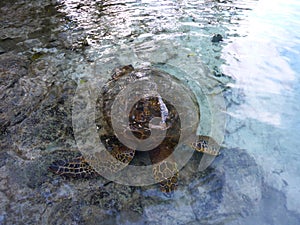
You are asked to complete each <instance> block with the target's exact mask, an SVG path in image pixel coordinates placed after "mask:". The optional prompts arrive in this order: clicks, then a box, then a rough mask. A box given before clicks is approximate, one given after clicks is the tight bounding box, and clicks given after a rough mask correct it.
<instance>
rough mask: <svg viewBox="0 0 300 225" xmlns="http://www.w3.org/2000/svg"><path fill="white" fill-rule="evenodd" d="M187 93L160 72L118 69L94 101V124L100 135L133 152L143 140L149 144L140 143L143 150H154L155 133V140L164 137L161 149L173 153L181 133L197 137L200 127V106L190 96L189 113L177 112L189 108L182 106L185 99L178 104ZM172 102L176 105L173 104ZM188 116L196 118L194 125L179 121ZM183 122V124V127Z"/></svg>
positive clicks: (185, 111)
mask: <svg viewBox="0 0 300 225" xmlns="http://www.w3.org/2000/svg"><path fill="white" fill-rule="evenodd" d="M178 86H180V88H178ZM174 93H175V94H174ZM187 93H191V92H190V90H188V89H187V88H186V87H185V86H184V85H183V84H182V82H181V81H180V80H178V79H177V78H175V77H174V76H171V75H170V74H168V73H166V72H163V71H161V70H158V69H154V68H139V69H134V68H133V67H132V66H131V65H127V66H123V67H120V68H117V69H115V70H114V72H113V73H112V76H111V79H110V80H109V81H108V82H107V83H106V84H105V85H104V86H103V88H102V90H101V93H100V97H99V98H98V99H97V103H96V112H97V114H96V124H97V126H98V127H99V128H101V132H100V133H101V135H103V134H105V135H111V136H114V135H116V136H117V137H118V139H119V140H121V142H122V143H123V144H125V145H127V146H129V147H131V148H134V149H135V150H141V149H139V148H140V147H141V146H139V145H135V142H137V140H146V139H149V141H148V143H146V142H143V145H142V147H143V148H145V149H147V150H151V149H154V147H153V146H152V148H151V144H152V143H153V141H154V139H153V140H152V141H151V138H150V137H151V136H152V134H154V133H155V132H158V134H159V135H158V136H165V138H164V139H163V140H161V141H160V143H161V144H162V145H164V146H167V147H168V148H170V149H174V148H175V147H176V145H177V143H178V142H179V139H180V136H181V135H182V133H184V132H182V131H183V130H189V132H194V133H196V129H197V126H198V123H199V117H200V113H199V106H198V104H197V101H196V99H195V97H194V96H193V95H189V97H190V98H191V99H192V103H193V104H194V107H192V108H193V111H192V112H190V113H189V112H188V110H181V112H180V111H178V110H177V108H178V105H180V107H182V106H184V107H185V108H186V109H189V108H190V106H188V105H186V106H185V105H184V104H185V100H184V99H182V102H181V101H180V98H181V97H182V96H183V95H185V96H186V95H187ZM174 99H176V101H177V105H176V104H175V105H174V104H173V100H174ZM190 102H191V101H190ZM186 113H188V115H186ZM190 114H194V115H195V116H194V118H196V119H195V120H194V121H191V120H189V119H188V118H187V119H185V121H182V120H181V118H183V117H184V118H186V117H188V116H190ZM182 122H185V126H184V127H182V126H181V124H182ZM124 142H126V143H124ZM151 142H152V143H151ZM148 144H149V145H148ZM156 147H157V146H156Z"/></svg>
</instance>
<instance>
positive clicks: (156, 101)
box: [49, 65, 219, 193]
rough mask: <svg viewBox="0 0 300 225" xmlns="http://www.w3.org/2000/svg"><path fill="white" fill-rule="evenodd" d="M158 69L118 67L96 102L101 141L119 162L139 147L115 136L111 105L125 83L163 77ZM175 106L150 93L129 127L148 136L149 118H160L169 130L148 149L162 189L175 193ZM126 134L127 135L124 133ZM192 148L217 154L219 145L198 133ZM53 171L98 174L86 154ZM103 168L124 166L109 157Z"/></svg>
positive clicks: (136, 108) (140, 135)
mask: <svg viewBox="0 0 300 225" xmlns="http://www.w3.org/2000/svg"><path fill="white" fill-rule="evenodd" d="M164 74H165V73H163V72H162V73H160V72H159V71H157V70H155V69H149V68H146V69H140V70H139V69H134V68H133V67H132V66H131V65H127V66H123V67H120V68H116V69H115V71H114V72H113V74H112V76H111V79H110V80H109V81H108V82H107V83H106V84H105V85H104V87H103V88H102V92H101V95H100V97H99V98H98V100H97V103H96V112H99V113H100V114H98V115H96V124H97V126H99V127H101V132H100V133H99V136H100V140H101V142H102V143H103V145H104V146H105V148H106V149H107V151H108V152H110V154H111V155H112V156H113V157H114V158H115V159H117V160H118V161H119V162H122V163H125V164H129V163H130V162H131V161H132V159H133V158H134V156H135V151H136V150H137V149H130V148H128V147H126V146H125V145H123V144H122V143H121V142H120V141H119V140H118V138H117V137H116V135H115V133H114V130H113V128H112V121H111V110H112V104H113V102H114V100H115V98H116V96H117V95H118V94H119V93H120V91H121V90H122V89H123V88H124V87H126V85H128V84H130V83H132V82H133V81H135V80H138V79H141V78H144V77H147V76H164ZM180 116H184V115H179V114H178V112H177V111H176V109H175V107H174V106H173V105H172V104H171V103H170V102H168V101H167V100H165V99H163V98H161V97H159V96H155V97H153V96H149V97H144V98H141V99H139V100H138V102H136V103H135V104H134V106H133V107H132V109H131V111H130V113H129V127H128V129H127V130H126V132H131V133H132V134H133V135H134V136H135V137H136V138H139V139H147V138H148V137H149V136H150V135H151V129H150V121H151V120H152V119H153V118H155V117H160V118H161V121H160V124H159V125H158V126H160V127H161V128H162V129H165V130H166V138H165V139H164V140H163V141H162V143H161V144H160V145H159V146H158V147H156V148H155V149H153V150H151V151H149V155H150V160H151V162H152V164H153V176H154V178H155V180H156V181H157V182H159V183H160V189H161V191H162V192H165V193H170V192H173V191H174V190H175V189H176V187H177V184H178V179H179V170H178V167H177V164H176V162H175V161H173V160H172V157H170V158H171V159H170V160H169V161H164V159H166V158H167V157H168V156H170V155H171V153H172V152H173V150H174V149H175V147H176V146H177V144H178V141H179V138H180V134H181V121H180ZM124 135H126V134H124ZM191 147H192V148H193V149H195V150H196V151H198V152H202V153H205V154H210V155H218V150H219V146H218V144H217V143H216V142H215V141H214V140H213V139H212V138H210V137H207V136H199V139H198V140H197V141H195V142H194V143H191ZM49 169H50V171H52V172H53V173H55V174H59V175H62V176H64V177H70V178H75V179H77V178H90V177H96V176H99V174H98V173H97V172H96V171H95V170H94V169H93V167H92V166H91V165H90V164H89V162H87V161H86V160H85V159H84V158H83V157H78V158H76V159H74V160H71V161H69V162H65V161H59V162H54V163H53V164H52V165H51V166H50V167H49ZM103 169H104V170H106V169H107V170H109V171H112V172H115V171H118V170H119V169H122V168H120V167H119V165H118V163H115V164H113V163H112V162H110V161H109V160H107V161H106V162H105V163H104V165H103Z"/></svg>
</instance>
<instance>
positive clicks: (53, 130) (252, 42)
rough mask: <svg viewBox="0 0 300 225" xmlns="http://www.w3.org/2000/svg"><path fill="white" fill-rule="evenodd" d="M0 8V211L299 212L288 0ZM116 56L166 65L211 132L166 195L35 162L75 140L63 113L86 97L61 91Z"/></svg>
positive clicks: (66, 219)
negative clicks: (213, 144)
mask: <svg viewBox="0 0 300 225" xmlns="http://www.w3.org/2000/svg"><path fill="white" fill-rule="evenodd" d="M0 9H1V12H2V16H0V20H1V21H3V23H1V32H2V33H1V34H0V60H1V63H0V66H1V70H0V74H1V91H3V93H1V99H2V98H3V99H4V100H5V101H3V102H4V103H3V102H1V107H3V109H2V108H1V112H0V113H1V122H2V121H3V122H4V123H3V125H2V124H1V133H0V135H1V142H0V143H1V148H0V154H1V155H0V157H1V168H0V169H1V177H0V178H1V182H0V184H1V185H0V186H1V190H0V197H1V204H0V209H1V210H0V211H1V212H0V224H96V223H99V221H101V222H102V221H103V223H105V224H116V223H117V224H174V223H175V222H176V223H177V224H263V225H271V224H276V225H277V224H292V225H294V224H295V225H296V224H299V223H300V220H299V218H300V174H299V171H300V163H299V162H300V153H299V146H300V138H299V134H300V117H299V112H300V105H299V102H300V64H299V62H300V22H299V21H300V16H299V13H298V12H299V11H300V3H299V1H298V0H286V1H280V0H273V1H271V0H243V1H235V0H230V1H223V0H218V1H216V0H200V1H199V0H167V1H157V0H138V1H133V0H124V1H123V0H122V1H121V0H119V1H118V0H107V1H102V0H95V1H94V0H86V1H81V0H57V1H50V0H49V1H31V2H30V3H28V1H26V0H17V1H14V4H12V3H11V2H10V1H1V3H0ZM214 37H215V38H216V37H219V38H220V37H222V40H219V41H218V40H217V41H216V40H215V39H214ZM213 40H214V41H213ZM126 64H132V65H133V66H134V67H135V68H138V67H144V66H153V67H156V68H159V69H161V70H164V71H166V72H168V73H170V74H171V75H173V76H175V77H177V78H179V79H180V80H181V82H182V83H183V84H184V85H186V86H187V87H189V88H190V89H191V90H192V91H193V92H194V94H196V98H197V101H198V104H199V105H200V112H201V117H200V125H199V127H198V131H197V132H198V134H204V135H209V136H212V137H213V138H214V139H215V140H216V141H217V142H218V143H220V144H221V145H222V149H221V155H220V156H218V157H217V158H205V157H202V156H200V155H197V156H195V157H194V158H192V159H191V160H190V161H189V162H188V163H187V164H186V166H185V167H184V168H183V169H182V170H181V171H180V185H179V187H178V190H177V191H176V192H175V194H174V196H173V198H168V199H167V198H165V196H162V194H161V193H160V192H159V188H158V187H157V186H156V185H153V186H151V185H150V186H143V187H133V186H127V185H119V184H117V183H114V182H108V181H107V180H106V179H104V178H103V177H101V176H100V177H98V178H96V179H94V180H93V179H91V180H64V179H62V178H61V177H59V176H57V175H54V174H51V173H50V172H49V171H48V167H49V165H50V164H51V163H52V162H53V161H55V160H57V159H59V160H61V159H64V160H65V159H66V160H67V159H72V158H73V157H75V155H76V156H77V154H78V152H79V150H78V146H79V144H78V143H79V141H80V139H78V138H77V139H76V137H75V138H74V130H75V129H74V128H75V127H76V125H79V126H78V127H79V128H82V127H84V126H83V124H85V123H82V124H80V123H79V124H75V126H74V123H75V121H74V120H73V121H72V119H74V117H72V116H74V115H72V113H74V111H75V110H74V107H75V106H79V107H78V108H77V109H79V110H78V114H77V116H78V117H79V118H80V119H81V116H82V117H84V118H86V119H87V120H88V122H91V123H93V122H94V121H93V120H89V119H90V117H89V114H88V113H85V112H84V111H83V110H81V109H82V108H81V107H85V106H86V105H87V103H86V102H81V103H82V104H78V105H76V104H75V103H74V102H73V100H74V99H76V98H73V96H74V95H75V91H76V88H77V91H78V90H79V88H78V86H80V85H81V86H80V87H86V86H88V84H89V82H87V81H92V82H93V81H95V83H94V84H96V86H97V85H99V86H101V85H103V84H104V83H105V82H107V80H108V79H109V78H110V75H111V72H112V70H113V69H114V68H115V67H117V66H120V65H126ZM83 90H86V91H87V92H83V94H86V95H84V97H87V96H88V97H89V94H90V92H89V91H91V90H90V89H88V88H87V89H84V88H83ZM147 90H148V89H147ZM93 91H94V90H93ZM77 97H78V96H77ZM79 97H81V96H80V95H79ZM172 97H174V98H177V100H178V99H179V102H180V100H181V99H180V97H181V96H180V95H179V96H176V95H175V96H172ZM78 99H80V98H78ZM82 99H84V100H85V98H82ZM167 100H168V101H169V102H172V100H173V99H172V98H170V99H167ZM73 103H74V105H73ZM87 108H88V107H87ZM91 108H92V107H91ZM75 109H76V108H75ZM89 109H90V108H89ZM80 113H82V114H83V115H82V114H80ZM74 114H75V113H74ZM86 114H88V115H86ZM75 116H76V115H75ZM72 122H73V123H72ZM79 122H82V121H79ZM84 122H85V121H84ZM88 125H89V124H88ZM89 127H92V126H89ZM94 128H95V127H94ZM94 133H96V132H94ZM75 136H76V134H75ZM75 139H76V140H75ZM88 139H89V136H88V137H87V138H85V137H84V138H83V142H86V143H88V144H90V143H89V142H88V141H86V140H88ZM187 149H188V148H183V151H180V152H182V154H185V153H186V152H184V151H188V150H187ZM70 150H71V151H70ZM201 157H202V158H201ZM197 160H198V161H197ZM200 160H202V161H200ZM199 162H200V164H201V163H202V162H203V163H202V164H201V165H202V166H200V167H197V166H198V165H199ZM210 163H212V164H210ZM208 165H211V167H210V168H208V169H207V170H205V171H204V172H203V171H200V170H203V169H204V168H206V166H208ZM197 168H198V169H197ZM16 171H17V172H16ZM142 172H143V171H142ZM151 175H152V174H151ZM151 177H152V176H151ZM139 178H140V177H139ZM124 179H125V180H127V179H126V176H124ZM134 180H135V179H134ZM174 221H175V222H174Z"/></svg>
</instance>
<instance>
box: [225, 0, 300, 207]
mask: <svg viewBox="0 0 300 225" xmlns="http://www.w3.org/2000/svg"><path fill="white" fill-rule="evenodd" d="M299 9H300V4H299V2H298V1H293V0H291V1H285V2H282V1H267V0H262V1H259V2H258V3H257V5H256V6H255V8H253V10H252V11H251V13H250V14H249V17H248V19H247V22H246V23H247V25H246V26H244V27H241V30H242V32H244V34H245V36H244V37H243V38H240V39H238V40H237V39H236V40H234V41H232V43H230V44H228V45H227V46H226V47H225V48H224V50H223V52H224V55H223V56H224V58H225V59H226V62H227V63H226V65H223V66H222V68H223V71H224V72H225V73H226V74H230V75H232V76H234V77H235V78H236V81H237V82H236V83H235V84H234V85H233V87H234V89H236V92H237V95H238V93H240V94H243V97H242V98H243V100H242V104H240V105H235V106H232V107H229V109H228V113H229V114H230V122H229V123H228V125H227V128H228V129H229V130H230V132H229V135H228V136H227V137H226V143H227V144H228V145H229V146H240V147H242V148H245V149H247V150H248V151H249V152H250V153H251V154H252V155H253V156H254V157H255V158H256V159H257V161H258V162H259V164H260V165H262V167H263V168H264V172H265V176H266V180H267V182H268V183H269V184H270V185H271V186H273V187H274V188H276V189H278V190H281V191H283V192H284V193H286V194H287V203H286V207H287V208H288V209H290V210H293V211H297V212H299V207H300V198H299V193H300V188H299V183H300V174H299V171H300V163H299V162H300V154H299V144H300V139H299V134H300V117H299V112H300V106H299V102H300V91H299V90H300V89H299V85H300V83H299V81H300V76H299V75H300V66H299V62H300V34H299V30H300V22H299V21H300V17H299V14H298V10H299Z"/></svg>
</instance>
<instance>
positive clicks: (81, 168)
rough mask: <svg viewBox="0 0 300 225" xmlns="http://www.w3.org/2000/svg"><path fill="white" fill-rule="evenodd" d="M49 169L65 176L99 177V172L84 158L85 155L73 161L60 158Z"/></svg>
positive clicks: (75, 177)
mask: <svg viewBox="0 0 300 225" xmlns="http://www.w3.org/2000/svg"><path fill="white" fill-rule="evenodd" d="M49 171H51V172H52V173H54V174H57V175H61V176H63V177H65V178H73V179H83V178H93V177H97V176H98V174H97V172H96V171H95V170H94V169H93V168H92V167H91V166H90V165H89V164H88V163H87V162H86V161H85V160H84V158H83V157H78V158H75V159H74V160H72V161H67V162H66V161H63V160H58V161H55V162H53V163H52V164H51V165H50V166H49Z"/></svg>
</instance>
